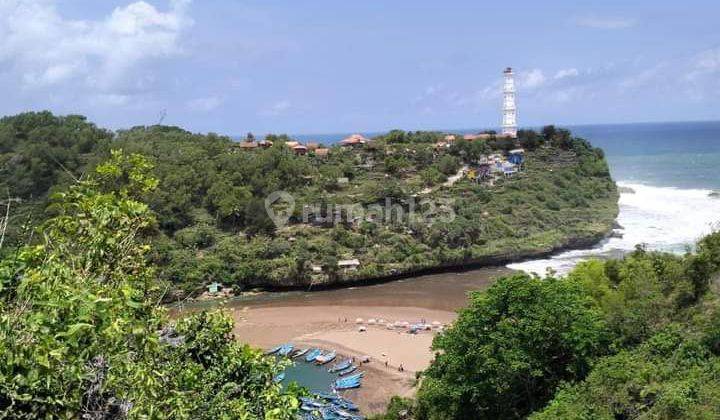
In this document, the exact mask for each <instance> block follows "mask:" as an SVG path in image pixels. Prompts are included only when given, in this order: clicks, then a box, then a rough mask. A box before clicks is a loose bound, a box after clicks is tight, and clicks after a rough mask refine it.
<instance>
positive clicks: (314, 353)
mask: <svg viewBox="0 0 720 420" xmlns="http://www.w3.org/2000/svg"><path fill="white" fill-rule="evenodd" d="M321 354H322V351H321V350H320V349H312V350H310V351H308V352H307V354H306V355H305V361H306V362H308V363H310V362H314V361H315V359H316V358H317V357H318V356H320V355H321Z"/></svg>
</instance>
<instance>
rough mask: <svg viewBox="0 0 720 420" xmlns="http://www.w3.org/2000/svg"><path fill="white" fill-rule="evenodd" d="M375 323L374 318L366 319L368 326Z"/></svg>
mask: <svg viewBox="0 0 720 420" xmlns="http://www.w3.org/2000/svg"><path fill="white" fill-rule="evenodd" d="M376 322H377V321H375V318H370V319H368V324H370V325H375V323H376Z"/></svg>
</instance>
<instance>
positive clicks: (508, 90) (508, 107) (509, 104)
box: [502, 67, 517, 138]
mask: <svg viewBox="0 0 720 420" xmlns="http://www.w3.org/2000/svg"><path fill="white" fill-rule="evenodd" d="M503 75H504V76H505V82H504V83H503V117H502V134H503V135H504V136H508V137H513V138H514V137H517V106H516V104H515V78H514V77H513V71H512V68H510V67H508V68H506V69H505V71H503Z"/></svg>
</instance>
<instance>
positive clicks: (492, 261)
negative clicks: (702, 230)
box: [166, 220, 617, 308]
mask: <svg viewBox="0 0 720 420" xmlns="http://www.w3.org/2000/svg"><path fill="white" fill-rule="evenodd" d="M616 223H617V221H616V220H615V221H614V222H613V223H612V224H611V225H609V226H608V227H607V229H606V230H605V231H604V232H602V233H598V234H595V235H593V236H586V237H580V238H568V239H567V240H566V241H565V243H563V244H561V245H557V246H553V247H552V248H551V249H543V250H534V251H528V252H524V253H518V254H512V255H511V253H503V254H495V255H489V256H487V257H483V258H475V259H469V260H464V261H461V262H447V263H442V264H438V265H435V266H431V267H422V268H418V269H410V270H405V271H403V272H399V273H395V274H388V275H383V276H375V277H365V278H357V279H354V278H350V279H344V280H339V281H334V282H329V283H316V284H311V285H308V284H302V285H291V286H258V287H254V288H252V289H249V290H248V291H245V292H241V294H239V295H233V296H231V297H229V298H228V297H223V296H219V297H212V298H205V299H198V298H193V299H189V300H186V302H188V301H190V302H213V301H219V300H223V299H230V300H231V301H237V302H242V301H243V298H245V297H247V298H249V299H250V300H252V299H253V298H256V297H257V296H262V295H266V294H273V293H281V292H298V291H299V292H309V293H312V292H320V291H329V290H341V289H347V288H350V287H364V286H373V285H380V284H385V283H390V282H394V281H398V280H407V279H412V278H415V277H420V276H427V275H433V274H448V273H467V272H471V271H475V270H478V269H493V268H497V269H500V268H506V266H507V265H508V264H515V263H522V262H526V261H530V260H535V259H543V258H548V257H551V256H553V255H556V254H560V253H563V252H568V251H577V250H583V249H590V248H593V247H594V246H596V245H598V244H600V243H601V242H602V241H604V240H607V239H609V238H611V237H612V235H613V230H614V229H615V226H616ZM178 304H179V303H178V302H177V301H176V302H169V303H167V304H166V305H167V306H168V307H170V308H172V307H175V306H177V305H178Z"/></svg>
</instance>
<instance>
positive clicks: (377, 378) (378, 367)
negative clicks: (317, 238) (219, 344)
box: [173, 268, 510, 415]
mask: <svg viewBox="0 0 720 420" xmlns="http://www.w3.org/2000/svg"><path fill="white" fill-rule="evenodd" d="M508 272H510V270H507V269H504V268H485V269H478V270H472V271H467V272H460V273H442V274H433V275H425V276H419V277H415V278H411V279H404V280H399V281H394V282H389V283H383V284H376V285H371V286H364V287H349V288H344V289H335V290H326V291H319V292H289V293H267V294H262V295H259V296H253V297H251V298H240V299H236V300H230V301H228V302H225V303H224V304H223V307H224V308H225V309H227V310H228V311H230V313H231V314H232V315H233V317H234V319H235V329H234V333H235V336H236V338H237V339H238V340H239V341H241V342H244V343H248V344H250V345H252V346H254V347H259V348H263V349H267V348H270V347H273V346H276V345H278V344H281V343H286V342H292V343H294V344H295V345H296V346H300V347H309V346H313V347H322V348H324V349H335V350H337V352H338V353H339V356H338V358H340V359H341V358H344V357H355V358H356V359H358V358H360V357H363V356H368V357H369V358H370V363H368V364H365V365H363V366H362V367H361V370H363V371H364V372H365V377H364V379H363V385H362V387H360V388H358V389H354V390H350V391H345V392H344V393H343V395H345V396H347V397H348V398H350V399H351V400H352V401H354V402H356V403H357V404H358V405H359V406H360V407H361V409H362V412H363V414H366V415H368V414H375V413H382V412H384V411H385V408H386V407H387V403H388V402H389V401H390V398H391V397H392V396H394V395H400V396H406V397H409V396H412V395H414V393H415V391H416V388H415V385H416V373H417V372H420V371H422V370H424V369H425V368H427V366H428V365H429V364H430V361H431V360H432V357H433V354H432V351H431V350H430V345H431V344H432V340H433V337H434V335H435V334H436V332H435V331H432V332H431V331H422V332H420V333H418V334H409V333H407V332H406V331H398V330H387V329H386V328H385V327H384V326H379V325H375V326H373V325H367V323H364V324H363V325H364V326H365V327H366V328H367V331H364V332H359V331H358V327H359V325H358V324H356V323H355V320H356V318H362V319H363V320H365V321H367V320H369V319H371V318H374V319H376V320H377V319H380V318H382V319H384V320H387V321H389V322H395V321H405V322H409V323H411V324H413V323H417V322H419V321H421V320H423V319H424V320H425V322H426V323H428V324H430V323H432V322H439V323H442V324H443V325H447V324H449V323H451V322H453V320H454V319H455V318H456V316H457V312H456V311H457V310H458V309H459V308H461V307H463V306H465V305H466V303H467V293H468V291H471V290H482V289H485V288H487V287H488V285H489V284H491V283H492V281H493V279H494V278H495V277H497V276H499V275H503V274H507V273H508ZM209 305H212V303H210V304H209V303H208V302H202V303H200V302H198V303H197V304H192V305H188V306H187V307H186V308H185V309H187V310H190V311H193V310H197V309H202V308H208V306H209ZM173 312H174V315H175V316H182V315H181V314H180V313H178V312H179V310H178V309H175V310H174V311H173ZM385 362H387V367H386V366H385ZM401 363H402V365H403V368H404V371H403V372H400V371H398V367H399V366H400V364H401Z"/></svg>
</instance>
